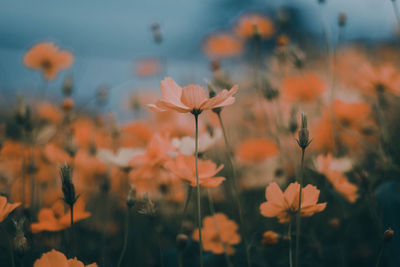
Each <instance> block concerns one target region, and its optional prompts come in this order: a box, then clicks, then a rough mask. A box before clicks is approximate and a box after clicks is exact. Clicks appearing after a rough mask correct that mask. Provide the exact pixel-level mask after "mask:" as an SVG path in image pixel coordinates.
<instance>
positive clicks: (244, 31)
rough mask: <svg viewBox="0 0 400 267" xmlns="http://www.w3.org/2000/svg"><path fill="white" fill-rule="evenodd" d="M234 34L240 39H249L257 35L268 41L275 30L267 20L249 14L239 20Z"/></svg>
mask: <svg viewBox="0 0 400 267" xmlns="http://www.w3.org/2000/svg"><path fill="white" fill-rule="evenodd" d="M235 32H236V34H237V35H238V36H239V37H241V38H251V37H253V36H254V35H255V34H258V35H259V36H261V38H263V39H268V38H270V37H271V36H272V35H273V34H274V33H275V28H274V24H273V23H272V22H271V20H270V19H269V18H267V17H264V16H261V15H258V14H250V15H246V16H244V17H242V18H240V20H239V22H238V25H237V26H236V28H235Z"/></svg>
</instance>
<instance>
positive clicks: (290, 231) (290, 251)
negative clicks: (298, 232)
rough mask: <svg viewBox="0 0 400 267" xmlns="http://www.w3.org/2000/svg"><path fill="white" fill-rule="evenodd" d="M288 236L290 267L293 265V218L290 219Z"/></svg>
mask: <svg viewBox="0 0 400 267" xmlns="http://www.w3.org/2000/svg"><path fill="white" fill-rule="evenodd" d="M288 237H289V266H290V267H293V252H292V219H290V221H289V228H288Z"/></svg>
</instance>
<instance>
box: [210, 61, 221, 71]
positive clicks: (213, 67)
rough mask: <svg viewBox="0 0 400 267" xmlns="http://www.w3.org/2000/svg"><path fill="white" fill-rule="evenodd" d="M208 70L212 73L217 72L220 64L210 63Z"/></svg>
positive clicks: (216, 62) (217, 62)
mask: <svg viewBox="0 0 400 267" xmlns="http://www.w3.org/2000/svg"><path fill="white" fill-rule="evenodd" d="M210 68H211V71H212V72H215V71H218V70H219V69H220V68H221V63H220V62H219V61H218V60H213V61H211V64H210Z"/></svg>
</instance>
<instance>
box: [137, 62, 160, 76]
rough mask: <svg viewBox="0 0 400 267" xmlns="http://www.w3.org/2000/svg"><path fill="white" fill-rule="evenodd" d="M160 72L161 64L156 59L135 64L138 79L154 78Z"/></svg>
mask: <svg viewBox="0 0 400 267" xmlns="http://www.w3.org/2000/svg"><path fill="white" fill-rule="evenodd" d="M160 72H161V64H160V61H159V60H157V59H143V60H140V61H139V62H137V64H136V74H137V75H138V76H140V77H148V76H155V75H158V74H159V73H160Z"/></svg>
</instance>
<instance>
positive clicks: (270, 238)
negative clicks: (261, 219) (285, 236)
mask: <svg viewBox="0 0 400 267" xmlns="http://www.w3.org/2000/svg"><path fill="white" fill-rule="evenodd" d="M278 242H279V234H278V233H276V232H274V231H266V232H264V233H263V237H262V240H261V243H262V244H263V245H265V246H270V245H276V244H278Z"/></svg>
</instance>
